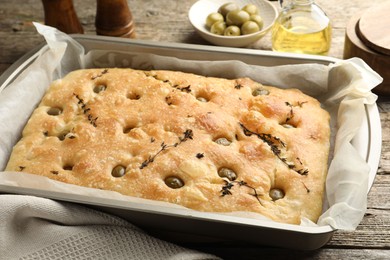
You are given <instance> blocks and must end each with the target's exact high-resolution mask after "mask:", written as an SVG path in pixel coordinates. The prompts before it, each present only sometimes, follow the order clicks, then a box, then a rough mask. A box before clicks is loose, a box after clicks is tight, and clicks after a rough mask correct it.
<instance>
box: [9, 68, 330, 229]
mask: <svg viewBox="0 0 390 260" xmlns="http://www.w3.org/2000/svg"><path fill="white" fill-rule="evenodd" d="M329 136H330V127H329V114H328V113H327V112H326V111H325V110H323V109H322V108H321V106H320V103H319V102H318V101H317V100H316V99H314V98H312V97H309V96H307V95H305V94H303V93H302V92H301V91H299V90H296V89H287V90H283V89H279V88H275V87H271V86H264V85H262V84H260V83H257V82H254V81H253V80H251V79H249V78H239V79H232V80H228V79H222V78H213V77H205V76H200V75H195V74H189V73H183V72H177V71H141V70H132V69H114V68H112V69H87V70H78V71H74V72H71V73H70V74H68V75H67V76H65V77H64V78H63V79H59V80H56V81H54V82H53V83H52V85H51V86H50V88H49V89H48V91H47V93H46V94H45V95H44V97H43V99H42V101H41V103H40V104H39V106H38V107H37V108H36V110H35V111H34V112H33V114H32V115H31V118H30V119H29V121H28V123H27V125H26V126H25V128H24V130H23V136H22V138H21V140H20V141H19V142H18V143H17V144H16V145H15V147H14V149H13V151H12V154H11V157H10V160H9V163H8V165H7V167H6V170H8V171H23V172H26V173H32V174H38V175H43V176H46V177H49V178H51V179H54V180H58V181H61V182H66V183H71V184H76V185H80V186H85V187H92V188H97V189H104V190H112V191H117V192H120V193H122V194H125V195H130V196H135V197H142V198H146V199H151V200H159V201H166V202H171V203H176V204H179V205H182V206H185V207H188V208H191V209H195V210H199V211H207V212H233V211H250V212H257V213H260V214H262V215H264V216H266V217H268V218H270V219H273V220H275V221H278V222H284V223H296V224H298V223H300V220H301V218H303V217H306V218H308V219H310V220H312V221H314V222H315V221H317V219H318V217H319V215H320V214H321V211H322V200H323V193H324V183H325V178H326V174H327V161H328V154H329Z"/></svg>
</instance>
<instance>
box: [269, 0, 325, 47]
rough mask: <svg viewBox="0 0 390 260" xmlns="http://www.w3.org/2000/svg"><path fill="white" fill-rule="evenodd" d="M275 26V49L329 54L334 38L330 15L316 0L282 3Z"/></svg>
mask: <svg viewBox="0 0 390 260" xmlns="http://www.w3.org/2000/svg"><path fill="white" fill-rule="evenodd" d="M279 1H280V4H281V5H282V11H281V12H280V14H279V17H278V18H277V20H276V22H275V24H274V26H273V28H272V49H273V50H274V51H280V52H293V53H303V54H314V55H327V53H328V51H329V48H330V42H331V24H330V19H329V18H328V16H327V15H326V14H325V12H324V11H323V10H322V9H321V8H320V7H319V6H318V5H316V4H315V2H314V0H290V1H288V3H283V1H282V0H279Z"/></svg>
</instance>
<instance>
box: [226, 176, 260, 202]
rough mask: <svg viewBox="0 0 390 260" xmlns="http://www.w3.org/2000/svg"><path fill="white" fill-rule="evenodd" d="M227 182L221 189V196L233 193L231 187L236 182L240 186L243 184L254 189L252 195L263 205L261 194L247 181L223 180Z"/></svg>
mask: <svg viewBox="0 0 390 260" xmlns="http://www.w3.org/2000/svg"><path fill="white" fill-rule="evenodd" d="M223 181H224V182H225V185H223V186H222V189H221V191H220V192H221V197H224V196H226V195H233V193H232V192H231V189H232V188H233V187H234V184H238V186H239V187H241V186H245V187H247V188H249V189H251V190H253V193H254V194H250V195H252V196H253V197H255V198H256V199H257V201H258V202H259V203H260V205H261V206H263V203H261V200H260V199H259V196H260V194H258V193H257V190H256V189H255V188H253V187H252V186H250V185H248V183H246V182H245V181H235V180H233V181H227V180H225V179H224V180H223Z"/></svg>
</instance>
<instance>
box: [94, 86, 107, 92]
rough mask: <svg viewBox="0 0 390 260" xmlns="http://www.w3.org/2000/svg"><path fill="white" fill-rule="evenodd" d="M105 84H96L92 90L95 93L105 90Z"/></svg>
mask: <svg viewBox="0 0 390 260" xmlns="http://www.w3.org/2000/svg"><path fill="white" fill-rule="evenodd" d="M106 88H107V86H106V85H103V84H99V85H96V86H95V87H94V88H93V92H95V93H96V94H98V93H100V92H102V91H104V90H106Z"/></svg>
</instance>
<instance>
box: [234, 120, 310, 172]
mask: <svg viewBox="0 0 390 260" xmlns="http://www.w3.org/2000/svg"><path fill="white" fill-rule="evenodd" d="M240 126H241V128H242V129H243V131H244V135H246V136H252V135H255V136H257V137H258V138H259V139H260V140H262V141H263V142H264V143H266V144H267V145H268V146H269V147H270V149H271V151H272V153H273V154H274V155H275V156H276V157H278V158H279V160H280V161H282V162H283V163H284V164H285V165H286V166H287V167H288V168H289V169H291V170H294V171H295V172H296V173H298V174H300V175H308V174H309V170H308V169H305V168H300V167H298V166H297V165H296V164H294V163H291V162H289V161H291V160H288V158H285V157H283V156H282V149H285V148H286V144H285V143H284V142H283V141H282V140H280V138H278V137H276V136H273V135H271V134H264V133H255V132H252V131H250V130H249V129H248V128H246V127H245V126H244V125H243V124H241V123H240ZM298 161H299V162H300V164H301V166H303V165H302V162H301V160H300V159H298Z"/></svg>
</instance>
